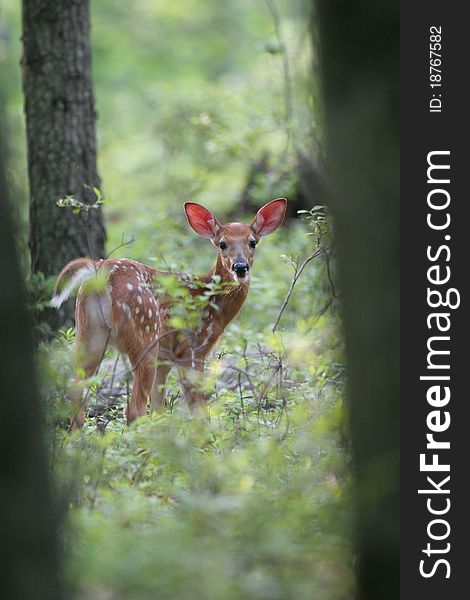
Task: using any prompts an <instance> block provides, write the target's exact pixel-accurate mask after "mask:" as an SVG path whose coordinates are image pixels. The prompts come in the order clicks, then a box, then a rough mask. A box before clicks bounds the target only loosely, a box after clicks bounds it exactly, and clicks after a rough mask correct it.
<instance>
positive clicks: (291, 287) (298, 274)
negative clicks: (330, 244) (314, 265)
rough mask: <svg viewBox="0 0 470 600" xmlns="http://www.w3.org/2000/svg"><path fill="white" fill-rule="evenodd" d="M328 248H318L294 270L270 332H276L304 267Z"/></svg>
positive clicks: (325, 252) (326, 252)
mask: <svg viewBox="0 0 470 600" xmlns="http://www.w3.org/2000/svg"><path fill="white" fill-rule="evenodd" d="M328 251H329V248H325V247H323V246H320V248H318V250H316V251H315V252H314V253H313V254H311V255H310V256H309V257H307V258H306V259H305V260H304V262H303V263H302V264H301V265H300V267H299V268H298V269H297V270H296V272H295V275H294V278H293V280H292V282H291V284H290V287H289V290H288V291H287V294H286V297H285V298H284V302H283V303H282V306H281V310H280V311H279V314H278V316H277V319H276V322H275V323H274V326H273V329H272V331H273V332H274V331H276V329H277V328H278V326H279V322H280V320H281V317H282V315H283V313H284V311H285V309H286V307H287V305H288V304H289V300H290V298H291V296H292V292H293V291H294V287H295V284H296V283H297V281H298V280H299V278H300V276H301V275H302V272H303V270H304V269H305V267H306V266H307V265H308V264H309V263H310V262H311V261H312V260H313V259H314V258H317V257H318V256H320V255H321V254H328Z"/></svg>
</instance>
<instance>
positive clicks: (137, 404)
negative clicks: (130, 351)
mask: <svg viewBox="0 0 470 600" xmlns="http://www.w3.org/2000/svg"><path fill="white" fill-rule="evenodd" d="M131 363H132V366H133V368H134V385H133V386H132V394H131V398H130V400H129V405H128V407H127V424H128V425H129V424H130V423H132V421H134V420H135V419H136V418H137V417H143V416H145V415H146V413H147V400H148V398H149V396H150V394H151V392H152V386H153V382H154V380H155V373H156V370H157V368H156V366H155V357H154V356H149V357H146V358H145V359H143V360H141V361H133V360H132V359H131Z"/></svg>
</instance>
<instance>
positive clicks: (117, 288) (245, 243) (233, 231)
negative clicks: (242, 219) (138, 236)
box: [51, 198, 287, 429]
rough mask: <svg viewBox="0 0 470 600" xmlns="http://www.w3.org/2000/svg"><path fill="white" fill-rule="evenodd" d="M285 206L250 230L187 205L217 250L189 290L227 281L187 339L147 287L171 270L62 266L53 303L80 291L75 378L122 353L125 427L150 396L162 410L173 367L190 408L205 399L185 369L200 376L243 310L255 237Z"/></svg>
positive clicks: (81, 404) (89, 263)
mask: <svg viewBox="0 0 470 600" xmlns="http://www.w3.org/2000/svg"><path fill="white" fill-rule="evenodd" d="M286 205H287V201H286V200H285V199H284V198H278V199H277V200H272V201H271V202H268V203H267V204H265V205H264V206H263V207H262V208H261V209H260V210H259V211H258V213H257V214H256V216H255V218H254V219H253V221H252V223H251V224H250V225H248V224H246V223H228V224H227V225H222V224H221V223H220V222H219V221H218V220H217V219H216V218H215V216H214V215H213V214H212V213H211V211H210V210H208V209H207V208H204V206H201V205H200V204H196V203H193V202H186V203H185V205H184V210H185V212H186V217H187V219H188V222H189V224H190V226H191V227H192V228H193V229H194V231H195V232H196V233H198V234H199V235H201V236H203V237H205V238H208V239H209V240H211V241H212V243H213V244H214V246H215V247H216V248H217V249H218V252H217V260H216V263H215V266H214V267H213V268H212V269H211V270H210V271H209V272H208V273H207V274H205V275H201V276H195V279H196V280H198V281H199V283H200V285H199V286H197V287H196V288H194V289H192V290H191V294H201V293H203V291H204V289H205V288H204V284H209V282H211V280H213V278H214V276H218V278H220V281H221V283H222V284H224V283H226V284H228V283H229V282H231V285H227V286H226V288H225V289H224V290H222V291H221V292H220V293H217V295H215V296H214V297H213V298H212V302H211V304H210V305H208V306H207V307H206V308H205V309H204V311H203V314H202V315H201V319H200V324H199V326H198V327H197V328H195V329H194V330H193V331H192V332H191V335H182V334H181V331H177V330H175V329H172V328H171V327H170V326H169V323H168V320H169V319H168V315H169V312H170V311H169V308H170V306H169V304H170V303H171V301H170V300H169V299H168V297H165V295H164V294H159V293H156V294H154V292H153V290H152V283H153V281H154V279H155V278H156V277H164V276H165V275H168V273H166V272H164V271H159V270H157V269H154V268H153V267H150V266H148V265H145V264H142V263H139V262H136V261H134V260H129V259H124V258H123V259H118V260H112V259H106V260H92V259H89V258H78V259H76V260H73V261H72V262H70V263H69V264H68V265H66V266H65V267H64V269H63V270H62V272H61V273H60V275H59V277H58V279H57V282H56V287H55V291H54V297H53V298H52V301H51V305H52V306H54V307H56V308H59V307H60V305H61V304H62V303H63V302H64V301H65V300H66V299H67V298H68V297H69V296H70V294H71V293H72V292H73V291H74V290H75V289H76V288H77V287H78V288H79V290H78V293H77V300H76V305H75V322H76V342H77V349H76V367H77V373H79V375H77V379H79V378H80V377H81V376H82V375H84V376H85V377H86V378H88V377H91V376H93V375H94V374H95V373H96V372H97V370H98V368H99V365H100V363H101V361H102V359H103V356H104V353H105V350H106V348H107V346H108V344H111V345H113V346H115V347H116V348H117V349H118V350H119V351H120V352H123V353H125V354H127V356H128V357H129V360H130V362H131V365H132V368H133V371H134V385H133V388H132V394H131V398H130V401H129V405H128V407H127V421H128V423H131V422H132V421H133V420H134V419H135V418H136V417H138V416H141V415H145V414H146V407H147V399H148V398H149V397H150V398H151V410H152V411H154V410H157V409H158V408H159V407H160V406H163V404H164V399H165V382H166V379H167V376H168V373H169V371H170V369H171V367H172V366H176V367H177V368H178V371H179V374H180V381H181V385H182V388H183V393H184V397H185V399H186V401H187V402H188V404H189V405H194V404H196V403H200V402H201V401H203V399H204V395H203V394H202V393H201V391H200V390H199V389H198V388H197V386H194V384H193V382H192V380H193V378H192V377H191V376H189V374H188V370H189V369H194V370H195V371H199V372H202V371H203V369H204V360H205V359H206V357H207V355H208V354H209V352H210V350H211V348H212V347H213V346H214V344H215V342H216V341H217V339H218V338H219V337H220V336H221V334H222V333H223V331H224V330H225V328H226V327H227V325H228V324H229V323H230V321H231V320H232V319H233V318H234V317H235V316H236V315H237V313H238V312H239V310H240V309H241V307H242V305H243V303H244V301H245V299H246V296H247V294H248V288H249V282H250V272H251V267H252V265H253V259H254V255H255V249H256V246H257V244H258V242H259V240H260V238H262V237H263V236H265V235H268V234H270V233H272V232H273V231H275V230H276V229H277V228H278V227H279V225H280V224H281V223H282V221H283V219H284V215H285V211H286ZM98 272H99V273H103V274H104V275H105V277H106V279H105V283H104V289H103V290H100V291H96V290H93V289H92V290H91V291H89V292H88V293H87V289H86V287H87V282H90V280H92V279H93V278H94V277H95V276H96V274H97V273H98ZM206 289H207V288H206ZM80 372H81V373H80ZM82 396H83V394H82V391H81V390H80V389H79V386H76V388H75V389H74V392H73V398H72V419H71V427H72V429H77V428H80V427H82V425H83V422H84V419H85V413H86V408H87V405H86V400H85V399H84V398H83V397H82ZM85 398H86V396H85Z"/></svg>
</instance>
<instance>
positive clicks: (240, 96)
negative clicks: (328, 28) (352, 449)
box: [0, 0, 354, 600]
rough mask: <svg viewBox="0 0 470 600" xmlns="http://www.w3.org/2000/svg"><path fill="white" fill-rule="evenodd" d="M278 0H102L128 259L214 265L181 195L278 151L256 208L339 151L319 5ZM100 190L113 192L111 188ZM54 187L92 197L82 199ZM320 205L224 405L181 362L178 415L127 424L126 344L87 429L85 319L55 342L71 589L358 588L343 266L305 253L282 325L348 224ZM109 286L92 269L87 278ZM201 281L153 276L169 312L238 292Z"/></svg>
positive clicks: (245, 336)
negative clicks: (78, 397)
mask: <svg viewBox="0 0 470 600" xmlns="http://www.w3.org/2000/svg"><path fill="white" fill-rule="evenodd" d="M269 4H271V5H272V3H271V2H270V3H267V2H252V0H236V1H235V0H229V1H228V2H220V1H219V0H203V1H201V2H198V3H193V2H190V1H189V0H180V1H179V2H175V1H174V0H161V1H159V2H155V1H153V0H135V1H134V2H131V3H129V2H120V3H119V2H115V1H112V0H99V1H95V2H92V3H91V9H92V23H93V63H94V80H95V91H96V97H97V106H98V113H99V118H98V123H97V124H98V148H99V170H100V174H101V176H102V179H103V185H104V190H105V193H106V197H107V198H109V199H110V202H109V203H107V205H106V207H105V215H106V219H107V232H108V251H110V253H111V255H112V257H119V256H129V257H130V258H135V259H137V260H142V261H143V262H146V263H149V264H152V265H154V266H157V267H159V268H162V269H165V270H168V271H182V272H191V273H204V272H207V271H208V270H209V269H210V267H212V265H213V262H214V260H215V249H214V248H213V247H212V245H211V244H209V243H208V241H207V240H203V239H201V238H198V237H196V236H195V235H194V234H193V233H192V232H191V231H189V230H188V227H187V224H186V223H185V219H184V213H183V210H182V203H183V201H184V200H195V201H199V202H203V203H204V204H207V205H208V206H209V207H210V208H211V209H213V210H214V212H215V213H216V214H217V216H218V217H219V218H220V219H221V220H224V218H225V216H226V215H227V214H229V213H231V212H232V211H233V209H234V207H236V205H237V202H238V200H239V198H240V196H241V194H242V191H243V189H244V186H245V185H246V181H247V177H248V174H249V173H250V172H251V168H252V165H253V164H254V163H255V162H257V161H259V160H260V158H261V157H263V156H266V157H267V162H268V168H267V169H266V170H265V171H264V172H260V173H259V174H257V175H256V177H255V181H254V184H253V189H252V194H251V195H252V198H253V199H254V200H255V201H257V202H259V205H262V204H264V203H265V202H266V201H268V200H271V199H272V198H274V197H279V196H286V197H287V198H288V199H291V198H292V197H293V194H294V191H295V188H296V185H297V173H296V161H297V154H298V153H301V152H303V153H304V154H305V155H307V156H309V155H313V154H315V155H316V156H318V155H320V156H321V154H322V136H321V107H319V106H318V103H317V101H316V97H317V91H316V90H314V92H312V87H313V86H312V85H311V70H310V64H311V58H312V56H311V50H310V48H309V44H308V43H307V40H306V37H305V31H306V30H305V23H306V19H305V14H304V10H303V8H304V7H303V3H302V2H301V0H299V1H295V2H289V3H281V2H279V3H278V11H279V23H276V22H275V20H273V14H272V13H271V12H270V10H269V9H268V5H269ZM2 5H3V6H4V7H5V8H3V7H2V9H3V10H4V11H5V12H4V14H5V15H6V16H7V19H6V21H5V23H6V25H4V26H3V25H2V26H1V27H0V73H1V72H2V71H3V72H5V71H6V72H8V73H11V74H12V76H11V77H10V78H9V80H8V86H7V88H6V94H7V95H6V99H7V113H8V119H9V123H10V128H11V131H12V132H14V135H12V137H11V142H12V144H11V146H12V149H11V152H10V162H9V165H8V167H9V181H10V186H11V196H12V198H13V200H14V207H15V211H16V212H17V222H18V224H19V230H20V235H19V236H18V245H19V248H20V249H21V251H22V255H23V258H24V257H25V256H26V251H27V242H26V239H27V185H26V168H25V156H24V141H23V136H24V123H23V119H22V100H21V89H20V72H19V69H18V68H17V64H18V61H19V57H20V45H19V38H20V25H19V24H20V16H19V4H18V3H17V2H15V1H14V0H4V2H3V3H2ZM286 64H287V65H288V67H289V68H288V72H286ZM95 193H96V196H97V201H96V203H95V205H96V206H98V205H100V204H101V203H102V202H103V197H102V195H101V192H100V191H98V190H96V191H95ZM51 202H57V203H58V204H59V205H61V206H65V207H67V208H66V209H67V210H70V209H71V210H72V211H77V212H81V211H83V210H90V208H89V207H86V206H83V205H81V204H78V203H77V201H76V200H75V199H74V198H73V197H71V196H69V197H66V198H63V199H58V198H55V199H51ZM320 208H321V210H320ZM243 216H244V215H238V214H237V218H242V217H243ZM252 217H253V215H246V218H247V219H248V220H251V219H252ZM325 219H326V220H325ZM303 220H304V221H306V223H303V222H301V220H298V221H295V222H291V223H289V224H288V225H287V224H286V226H285V227H283V228H281V229H280V230H279V231H278V232H276V234H275V235H273V236H272V237H269V238H266V239H263V240H262V241H261V243H260V244H259V248H258V249H257V251H256V260H255V265H254V268H253V273H252V278H251V285H250V293H249V296H248V300H247V302H246V305H245V307H244V308H243V310H242V312H241V314H240V316H239V317H237V319H236V320H235V321H234V322H233V323H232V324H231V325H230V327H229V328H228V329H227V331H226V332H225V334H224V336H223V338H222V339H221V341H220V343H219V344H218V346H217V348H216V352H215V353H214V355H213V356H212V357H211V359H210V361H209V363H208V365H207V369H206V373H205V380H204V387H205V389H206V390H207V391H208V392H209V413H210V420H201V419H200V418H197V417H195V416H191V415H189V414H188V410H187V407H186V406H185V405H184V403H183V402H182V401H181V397H180V396H181V394H180V388H179V384H178V381H177V380H176V377H175V376H174V375H172V376H171V377H170V379H169V384H168V406H167V409H166V411H165V413H164V414H162V415H159V416H158V417H155V416H152V417H149V418H148V419H141V420H139V421H137V422H136V423H135V424H134V425H133V426H131V427H129V428H128V427H126V426H125V424H124V419H123V405H124V404H125V403H126V401H127V399H128V396H129V388H130V379H131V377H130V376H131V373H129V371H128V369H127V368H126V366H125V365H124V366H123V365H122V363H121V362H120V361H119V360H118V357H116V355H115V354H114V353H113V352H112V351H108V353H107V355H106V356H105V358H104V360H103V363H102V366H101V370H100V372H99V374H98V375H97V376H95V377H92V378H90V379H89V380H87V381H86V382H85V385H84V386H83V387H84V393H87V394H88V399H89V400H90V401H91V402H90V407H91V408H90V416H89V418H88V419H87V420H86V423H85V428H84V430H83V431H82V432H78V433H74V434H70V433H69V432H68V431H67V425H68V416H69V397H70V391H71V389H72V386H73V385H74V383H73V380H74V376H75V375H76V374H77V373H76V372H75V370H74V360H73V344H74V330H72V329H69V330H66V331H60V332H58V334H57V336H56V338H55V339H54V340H53V341H52V342H49V343H47V344H46V343H41V345H40V347H39V351H38V367H39V368H38V371H39V374H40V382H41V396H42V398H43V402H44V407H45V415H46V424H47V430H48V436H49V437H48V440H49V446H50V456H51V465H52V469H53V481H54V485H55V489H56V495H57V496H58V497H59V498H61V499H62V500H63V501H64V504H66V505H67V506H68V512H67V516H66V519H65V522H64V524H63V543H64V572H65V575H64V579H65V585H66V589H67V592H68V597H71V598H78V599H81V598H91V599H95V598H96V599H100V598H103V599H104V598H106V599H112V600H115V599H116V600H117V599H122V600H132V599H136V600H146V599H147V598H148V599H153V598H175V599H188V600H190V599H191V600H192V599H193V598H200V599H201V600H204V599H207V600H209V599H213V598H224V599H225V598H227V599H233V600H236V599H239V598H240V599H241V598H253V599H260V600H261V599H265V598H266V599H268V598H269V599H270V600H275V599H282V600H284V599H286V598H295V599H296V600H297V599H298V600H302V599H304V598H305V599H309V600H310V599H311V598H315V600H338V599H343V598H344V599H345V598H350V597H351V590H352V589H353V575H352V574H353V558H354V557H353V552H352V549H351V539H350V499H349V496H350V469H349V442H348V440H349V436H348V426H347V418H346V411H345V405H344V382H345V373H344V364H343V363H344V361H343V341H342V336H341V329H340V322H339V315H338V309H337V303H336V299H335V296H336V294H335V290H334V280H335V273H334V264H330V261H328V260H325V256H323V255H322V256H319V257H318V258H317V259H315V260H312V262H311V263H309V264H308V266H307V267H306V269H305V271H304V272H303V273H302V275H301V277H300V278H299V280H298V282H297V283H296V286H295V289H294V291H293V293H292V296H291V297H290V300H289V303H288V305H287V308H286V310H285V312H284V313H283V316H282V321H281V323H280V325H281V329H280V330H279V331H277V332H276V333H275V334H274V333H272V328H273V325H274V323H275V321H276V318H277V315H278V314H279V310H280V307H281V305H282V302H283V300H284V298H285V295H286V292H287V290H288V288H289V285H290V283H291V281H292V278H293V276H294V275H295V273H296V272H297V270H298V268H299V265H301V264H302V263H303V262H304V261H305V259H306V258H307V257H309V256H310V255H311V254H312V253H313V252H314V251H315V249H316V247H317V245H318V244H322V245H324V246H329V245H330V242H331V237H332V232H331V228H330V225H329V217H328V215H327V213H326V212H325V210H323V207H315V208H314V209H313V210H312V211H310V212H309V213H308V214H306V216H305V218H304V219H303ZM307 234H311V235H310V236H309V235H307ZM126 240H131V241H130V242H128V241H126ZM131 242H132V243H131ZM24 264H25V266H24V272H25V274H28V272H29V269H28V267H27V261H26V260H24ZM105 283H106V282H105V280H103V279H102V278H98V279H97V280H96V281H92V282H91V284H90V285H91V286H92V287H91V288H90V291H95V292H96V291H97V290H98V291H99V290H100V289H102V286H103V285H104V284H105ZM197 285H198V284H197V282H196V281H195V280H193V279H191V278H189V279H188V280H186V281H181V278H180V277H178V276H176V275H174V276H169V277H165V278H161V279H159V280H158V281H157V282H156V288H157V289H158V291H159V292H160V293H162V294H164V295H166V296H167V297H169V298H170V299H172V300H173V304H172V308H171V319H172V326H173V327H175V328H177V329H188V328H193V327H196V326H197V325H198V323H199V321H200V318H201V314H202V312H203V310H204V309H205V308H206V307H207V306H208V305H209V304H210V303H211V302H212V299H213V296H214V295H215V294H218V293H223V291H224V290H223V289H221V286H220V282H218V281H216V280H214V281H213V282H211V283H210V284H209V285H207V286H206V289H205V292H204V294H202V295H195V294H191V290H192V288H194V286H197ZM51 286H52V280H50V281H46V280H45V279H44V277H42V276H41V274H35V275H34V276H33V277H32V278H31V280H30V289H31V293H30V304H31V305H32V306H34V307H35V309H36V310H42V309H43V308H44V307H45V306H46V304H47V303H48V300H49V298H50V295H51V292H52V287H51ZM175 300H176V301H177V302H175Z"/></svg>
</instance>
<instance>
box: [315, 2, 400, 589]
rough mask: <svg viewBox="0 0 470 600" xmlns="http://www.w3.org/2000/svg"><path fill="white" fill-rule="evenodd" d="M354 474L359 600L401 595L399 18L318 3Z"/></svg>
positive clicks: (394, 12)
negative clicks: (355, 470) (346, 356)
mask: <svg viewBox="0 0 470 600" xmlns="http://www.w3.org/2000/svg"><path fill="white" fill-rule="evenodd" d="M316 6H317V7H318V11H319V13H318V16H319V24H320V42H321V43H320V49H321V55H322V56H321V57H322V71H323V73H322V75H323V84H324V97H325V104H326V106H325V108H326V117H327V133H328V139H329V141H328V162H329V175H330V177H329V180H330V181H331V182H332V190H331V191H332V194H331V208H332V210H333V212H334V215H335V222H336V233H337V249H338V265H339V275H340V282H341V288H342V293H343V312H344V328H345V335H346V346H347V353H348V358H347V360H348V384H349V407H350V415H351V431H352V437H353V446H354V455H355V463H356V469H357V473H356V475H357V477H356V483H357V509H358V539H357V542H358V550H359V555H360V562H359V579H358V585H359V589H358V595H357V597H358V600H366V599H367V600H369V599H370V600H377V599H379V598H380V600H395V599H396V598H398V597H399V527H400V521H399V512H398V508H399V409H400V399H399V341H400V338H399V331H400V321H399V112H398V111H399V105H400V102H399V77H398V74H399V10H398V3H397V2H389V1H386V0H364V1H363V2H360V3H357V2H356V3H352V2H348V1H346V0H319V2H318V3H316Z"/></svg>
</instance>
